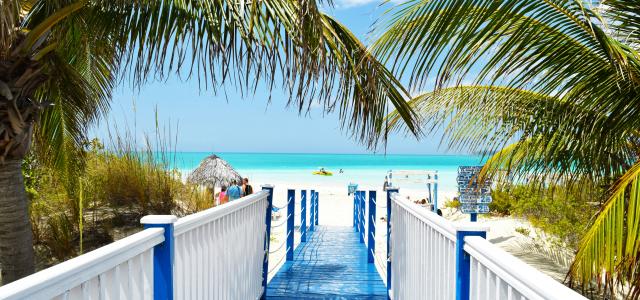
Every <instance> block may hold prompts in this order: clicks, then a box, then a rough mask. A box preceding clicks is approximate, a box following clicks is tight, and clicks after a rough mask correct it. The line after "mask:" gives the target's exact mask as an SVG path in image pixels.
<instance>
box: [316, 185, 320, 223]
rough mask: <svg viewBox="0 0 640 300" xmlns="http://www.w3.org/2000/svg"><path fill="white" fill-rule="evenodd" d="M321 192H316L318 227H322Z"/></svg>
mask: <svg viewBox="0 0 640 300" xmlns="http://www.w3.org/2000/svg"><path fill="white" fill-rule="evenodd" d="M318 220H320V192H316V226H318V225H320V223H319V221H318Z"/></svg>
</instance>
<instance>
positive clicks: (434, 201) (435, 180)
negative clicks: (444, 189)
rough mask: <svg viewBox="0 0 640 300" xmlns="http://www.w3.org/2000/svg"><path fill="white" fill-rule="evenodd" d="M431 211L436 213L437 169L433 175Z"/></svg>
mask: <svg viewBox="0 0 640 300" xmlns="http://www.w3.org/2000/svg"><path fill="white" fill-rule="evenodd" d="M433 212H434V213H438V171H436V173H435V174H434V175H433Z"/></svg>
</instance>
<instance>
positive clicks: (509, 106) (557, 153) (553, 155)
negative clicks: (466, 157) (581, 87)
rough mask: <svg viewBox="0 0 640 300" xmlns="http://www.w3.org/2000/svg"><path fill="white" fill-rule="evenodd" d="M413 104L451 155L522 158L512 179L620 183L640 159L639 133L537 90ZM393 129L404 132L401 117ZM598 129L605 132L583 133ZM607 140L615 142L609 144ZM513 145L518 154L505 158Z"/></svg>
mask: <svg viewBox="0 0 640 300" xmlns="http://www.w3.org/2000/svg"><path fill="white" fill-rule="evenodd" d="M409 104H410V105H411V106H412V107H413V108H414V109H415V111H416V113H418V114H419V115H420V119H419V121H420V122H421V123H422V126H423V127H425V128H426V130H425V131H427V132H433V131H434V130H438V129H440V130H443V133H444V135H443V141H446V142H447V144H446V146H447V147H449V148H450V149H454V150H464V151H472V152H480V153H484V154H492V153H495V152H496V151H498V153H497V154H495V155H499V156H502V157H503V158H501V159H500V160H499V161H503V160H504V159H507V158H505V157H504V156H505V155H506V154H509V155H515V154H514V153H518V154H517V156H518V157H517V158H513V159H507V161H509V160H513V161H512V162H511V163H509V166H510V170H509V172H508V174H509V175H513V177H512V178H513V179H514V180H517V179H522V178H525V177H526V178H531V177H532V176H536V177H541V178H544V177H549V178H556V179H557V178H565V179H566V176H569V177H571V176H573V177H575V179H578V178H579V177H582V176H589V177H590V178H592V179H594V180H601V179H606V178H611V177H616V176H619V175H621V174H622V173H623V172H624V170H625V169H626V168H628V166H630V165H631V164H633V162H634V161H633V159H634V157H635V156H636V155H637V147H636V146H634V143H633V141H635V140H636V139H637V138H638V137H637V133H636V132H635V131H630V132H620V131H616V130H613V129H611V128H608V127H607V126H606V124H607V123H606V122H607V116H606V115H603V114H601V113H600V112H598V111H594V110H589V109H585V108H582V107H580V106H579V105H576V104H573V103H571V102H567V101H566V100H564V99H562V98H558V97H553V96H548V95H543V94H539V93H535V92H532V91H526V90H520V89H514V88H506V87H496V86H493V87H492V86H460V87H454V88H444V89H440V90H437V91H435V92H430V93H424V94H421V95H418V96H416V97H415V98H413V99H412V100H411V101H410V102H409ZM389 126H390V127H391V128H392V129H394V130H401V129H402V128H403V123H402V122H401V119H399V118H398V117H397V115H396V114H395V112H392V113H391V114H390V115H389ZM592 126H595V127H603V129H602V130H601V131H595V132H591V131H585V130H581V129H582V128H585V127H592ZM603 134H605V135H606V136H607V137H608V138H607V139H602V138H601V136H602V135H603ZM509 144H512V145H511V146H509V147H510V148H512V149H511V150H509V151H504V149H503V147H505V146H507V145H509ZM501 149H502V150H501ZM495 155H494V158H495ZM515 162H520V163H515ZM501 166H502V167H504V165H501ZM505 174H506V173H505ZM569 179H570V178H569Z"/></svg>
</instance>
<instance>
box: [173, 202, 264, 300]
mask: <svg viewBox="0 0 640 300" xmlns="http://www.w3.org/2000/svg"><path fill="white" fill-rule="evenodd" d="M268 194H269V193H268V192H266V191H260V192H258V193H256V194H253V195H250V196H247V197H243V198H241V199H238V200H235V201H232V202H230V203H228V204H225V205H221V206H218V207H214V208H211V209H208V210H205V211H202V212H199V213H196V214H193V215H189V216H186V217H184V218H181V219H179V220H178V221H177V222H176V223H175V225H174V226H175V227H174V236H175V265H174V295H175V299H256V298H259V297H260V295H262V292H263V287H262V271H263V270H262V268H263V261H264V257H265V250H264V243H265V233H266V224H265V211H266V209H267V205H268V201H267V196H268Z"/></svg>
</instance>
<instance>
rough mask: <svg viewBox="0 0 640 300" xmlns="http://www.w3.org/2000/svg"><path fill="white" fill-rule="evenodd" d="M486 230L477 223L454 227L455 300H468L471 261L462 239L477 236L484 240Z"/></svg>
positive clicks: (485, 227)
mask: <svg viewBox="0 0 640 300" xmlns="http://www.w3.org/2000/svg"><path fill="white" fill-rule="evenodd" d="M487 229H488V227H487V226H480V225H478V224H477V223H474V224H459V225H456V300H469V287H470V276H471V259H470V257H469V254H467V253H466V252H465V251H464V238H465V237H467V236H479V237H482V238H485V239H486V238H487Z"/></svg>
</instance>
